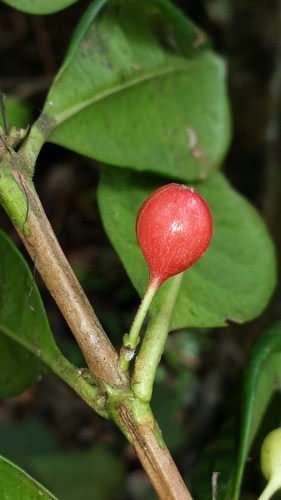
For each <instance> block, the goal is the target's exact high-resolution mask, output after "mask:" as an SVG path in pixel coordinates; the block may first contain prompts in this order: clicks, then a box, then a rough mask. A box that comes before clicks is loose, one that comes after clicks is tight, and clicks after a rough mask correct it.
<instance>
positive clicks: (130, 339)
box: [119, 281, 158, 371]
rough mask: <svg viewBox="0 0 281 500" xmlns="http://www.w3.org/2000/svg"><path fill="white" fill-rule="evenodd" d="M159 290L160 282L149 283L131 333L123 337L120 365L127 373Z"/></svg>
mask: <svg viewBox="0 0 281 500" xmlns="http://www.w3.org/2000/svg"><path fill="white" fill-rule="evenodd" d="M157 290H158V282H156V281H149V283H148V287H147V289H146V292H145V294H144V296H143V299H142V301H141V303H140V306H139V308H138V311H137V314H136V315H135V318H134V321H133V323H132V326H131V329H130V332H129V333H126V334H125V335H124V337H123V347H122V349H121V353H120V357H119V365H120V367H121V368H122V370H123V371H127V370H128V368H129V364H130V361H131V359H132V358H133V356H134V352H135V349H136V348H137V345H138V343H139V341H140V337H139V333H140V329H141V327H142V325H143V322H144V319H145V317H146V314H147V311H148V309H149V306H150V304H151V302H152V299H153V297H154V295H155V293H156V292H157Z"/></svg>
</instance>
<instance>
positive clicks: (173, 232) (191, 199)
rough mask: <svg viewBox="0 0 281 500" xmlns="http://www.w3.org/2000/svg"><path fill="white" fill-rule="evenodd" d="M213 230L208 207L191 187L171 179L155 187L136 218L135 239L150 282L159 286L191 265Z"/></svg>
mask: <svg viewBox="0 0 281 500" xmlns="http://www.w3.org/2000/svg"><path fill="white" fill-rule="evenodd" d="M212 231H213V223H212V215H211V212H210V209H209V207H208V205H207V203H206V201H205V200H204V198H202V196H201V195H200V194H198V193H197V192H196V191H195V190H194V189H193V188H190V187H188V186H185V185H183V184H176V183H171V184H167V185H165V186H163V187H160V188H159V189H157V190H156V191H154V192H153V193H152V194H151V195H150V196H149V197H148V198H147V200H146V201H145V202H144V204H143V205H142V206H141V208H140V210H139V212H138V215H137V220H136V235H137V240H138V243H139V246H140V248H141V250H142V252H143V254H144V257H145V259H146V261H147V264H148V266H149V270H150V284H153V285H154V286H155V288H158V287H159V286H160V285H161V284H162V283H163V282H164V281H166V280H167V279H168V278H170V277H171V276H174V275H176V274H179V273H181V272H183V271H185V270H186V269H188V268H189V267H190V266H192V265H193V264H194V263H195V262H196V261H197V260H198V259H200V257H202V255H203V254H204V253H205V252H206V250H207V248H208V246H209V244H210V242H211V238H212Z"/></svg>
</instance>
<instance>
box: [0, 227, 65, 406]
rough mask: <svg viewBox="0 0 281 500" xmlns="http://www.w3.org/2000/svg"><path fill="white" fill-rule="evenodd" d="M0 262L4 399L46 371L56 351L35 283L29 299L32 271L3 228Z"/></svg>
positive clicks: (0, 390) (0, 389) (0, 394)
mask: <svg viewBox="0 0 281 500" xmlns="http://www.w3.org/2000/svg"><path fill="white" fill-rule="evenodd" d="M0 262H1V266H0V397H2V398H3V397H10V396H14V395H16V394H19V393H21V392H22V391H24V390H26V389H27V388H28V387H30V386H31V385H33V384H34V383H35V382H36V381H37V380H38V379H39V378H40V377H41V376H42V375H44V374H45V373H46V371H48V369H47V366H46V361H48V360H49V364H50V365H52V362H53V360H54V359H56V358H57V357H58V355H59V350H58V348H57V346H56V344H55V341H54V338H53V336H52V333H51V331H50V327H49V324H48V320H47V317H46V313H45V309H44V306H43V304H42V300H41V297H40V294H39V292H38V289H37V287H36V286H34V288H33V291H32V294H31V297H30V299H29V293H30V290H31V287H32V274H31V272H30V270H29V268H28V266H27V264H26V262H25V260H24V258H23V257H22V255H21V253H20V252H19V251H18V250H17V248H16V247H15V245H14V244H13V243H12V241H11V240H10V239H9V238H8V236H7V235H6V234H5V233H4V232H3V231H1V232H0ZM29 300H30V304H29ZM31 308H33V309H34V312H33V311H32V309H31ZM43 359H44V361H43Z"/></svg>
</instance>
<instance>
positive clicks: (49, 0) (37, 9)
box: [2, 0, 78, 15]
mask: <svg viewBox="0 0 281 500" xmlns="http://www.w3.org/2000/svg"><path fill="white" fill-rule="evenodd" d="M2 1H3V2H4V3H6V4H8V5H10V6H11V7H14V9H18V10H21V11H22V12H26V13H27V14H38V15H41V14H52V13H54V12H58V11H59V10H62V9H65V8H66V7H68V6H69V5H72V4H73V3H76V2H77V1H78V0H2Z"/></svg>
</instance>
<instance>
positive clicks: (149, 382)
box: [131, 273, 183, 402]
mask: <svg viewBox="0 0 281 500" xmlns="http://www.w3.org/2000/svg"><path fill="white" fill-rule="evenodd" d="M182 277H183V273H181V274H178V275H177V276H174V277H173V278H172V279H171V281H170V283H171V286H170V288H169V290H168V292H167V295H166V297H165V300H164V301H163V303H162V305H161V307H160V309H159V310H158V312H157V314H156V315H155V316H154V317H153V318H152V319H151V320H150V322H149V324H148V327H147V330H146V332H145V336H144V339H143V342H142V346H141V349H140V352H139V354H138V356H137V358H136V362H135V369H134V373H133V376H132V383H131V388H132V390H133V391H134V393H135V395H136V396H137V397H138V398H139V399H141V400H142V401H144V402H148V401H150V399H151V396H152V390H153V383H154V379H155V373H156V369H157V366H158V364H159V362H160V359H161V356H162V353H163V350H164V347H165V343H166V339H167V336H168V333H169V327H170V323H171V317H172V313H173V308H174V304H175V301H176V298H177V296H178V291H179V288H180V285H181V281H182Z"/></svg>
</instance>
